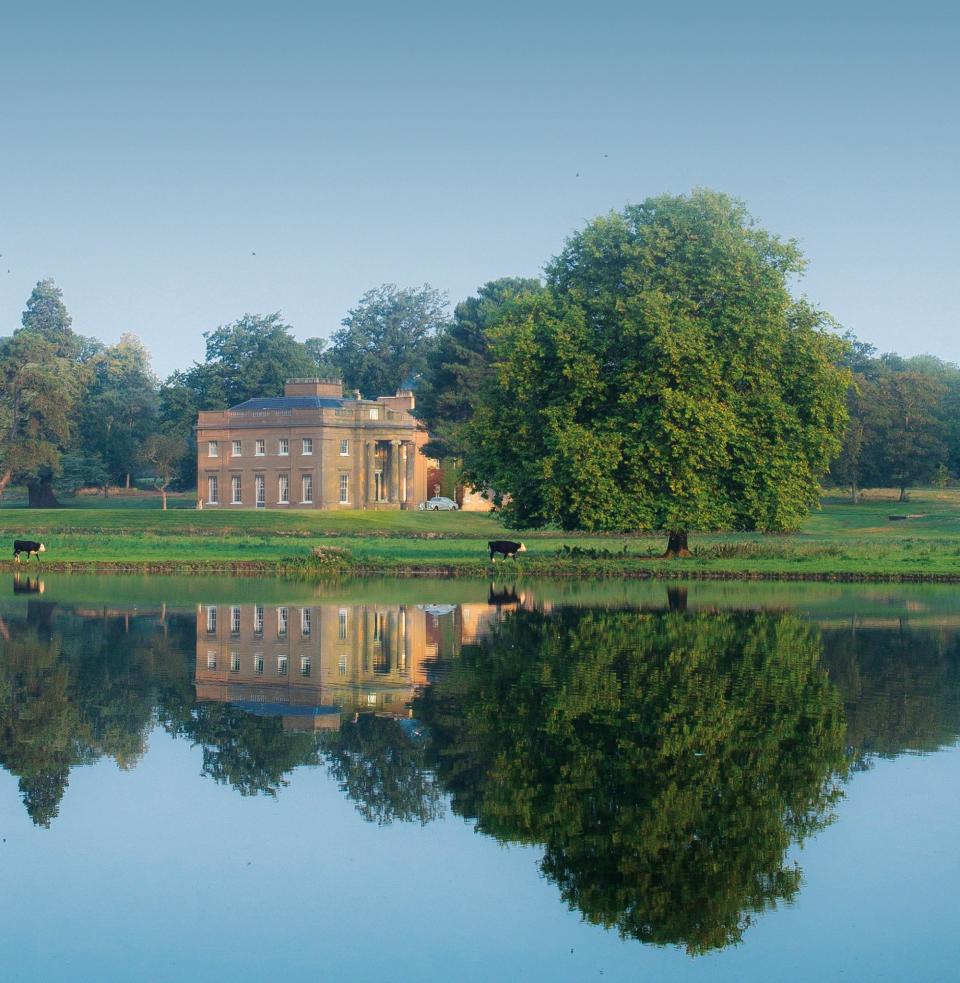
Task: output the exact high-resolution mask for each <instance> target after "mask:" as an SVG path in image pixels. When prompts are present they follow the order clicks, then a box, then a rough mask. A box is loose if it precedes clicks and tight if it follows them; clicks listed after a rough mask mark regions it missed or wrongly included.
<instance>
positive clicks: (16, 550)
mask: <svg viewBox="0 0 960 983" xmlns="http://www.w3.org/2000/svg"><path fill="white" fill-rule="evenodd" d="M46 552H47V548H46V546H44V545H43V543H36V542H34V541H33V540H32V539H15V540H14V541H13V558H14V560H16V561H17V563H19V562H20V554H21V553H26V554H27V559H28V560H29V559H30V557H31V556H35V557H36V558H37V563H39V562H40V554H41V553H46Z"/></svg>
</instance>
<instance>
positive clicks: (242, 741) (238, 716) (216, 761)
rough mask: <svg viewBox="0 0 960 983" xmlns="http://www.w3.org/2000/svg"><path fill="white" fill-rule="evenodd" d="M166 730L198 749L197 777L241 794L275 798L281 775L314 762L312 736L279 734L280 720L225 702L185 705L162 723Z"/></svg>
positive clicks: (281, 731)
mask: <svg viewBox="0 0 960 983" xmlns="http://www.w3.org/2000/svg"><path fill="white" fill-rule="evenodd" d="M164 726H165V727H166V729H167V730H168V731H169V732H170V733H171V734H173V735H174V736H176V737H185V738H187V739H188V740H190V741H192V742H193V743H194V744H197V745H199V746H200V747H201V748H202V751H203V769H202V774H203V775H205V776H207V777H208V778H212V779H213V780H214V781H215V782H219V783H221V784H223V785H229V786H230V787H231V788H234V789H236V790H237V791H238V792H239V793H240V794H241V795H258V794H263V795H276V794H277V792H278V791H279V790H280V789H281V788H282V787H283V786H285V785H287V784H288V781H287V778H286V775H287V772H290V771H292V770H293V769H294V768H296V767H298V766H300V765H315V764H317V763H318V756H317V742H316V738H315V737H314V736H313V735H312V734H290V733H287V732H286V731H284V729H283V721H282V720H281V719H280V718H279V717H261V716H257V715H256V714H252V713H248V712H247V711H246V710H242V709H240V708H239V707H235V706H231V705H230V704H229V703H193V702H192V701H191V702H190V703H184V704H183V705H182V706H181V707H180V708H179V710H178V712H176V713H173V714H169V713H168V716H167V717H166V718H165V720H164Z"/></svg>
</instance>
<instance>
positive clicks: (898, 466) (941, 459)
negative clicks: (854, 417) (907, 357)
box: [863, 364, 949, 501]
mask: <svg viewBox="0 0 960 983" xmlns="http://www.w3.org/2000/svg"><path fill="white" fill-rule="evenodd" d="M865 395H866V398H865V402H864V410H863V418H864V438H863V441H864V445H865V446H864V456H865V458H866V467H867V468H868V469H869V472H868V473H869V474H870V476H871V477H872V479H873V482H872V483H873V484H883V485H893V486H894V487H896V488H899V490H900V501H905V500H906V497H907V489H909V488H910V487H911V486H912V485H915V484H918V483H920V482H923V481H929V480H930V479H931V478H932V477H933V475H934V473H935V471H936V469H937V466H938V465H940V464H946V461H947V459H948V457H949V450H948V447H947V443H946V437H947V433H948V428H947V423H946V420H945V419H944V413H943V411H944V399H945V397H946V395H947V387H946V386H945V385H944V384H943V383H942V382H941V381H940V380H939V379H938V378H937V377H936V376H935V375H931V374H930V373H928V372H923V371H916V370H915V369H912V368H904V369H901V368H895V367H892V366H891V365H889V364H887V365H884V366H883V367H882V369H881V371H880V372H879V373H878V376H877V378H876V380H875V381H873V382H872V383H870V384H869V388H868V389H867V390H866V394H865Z"/></svg>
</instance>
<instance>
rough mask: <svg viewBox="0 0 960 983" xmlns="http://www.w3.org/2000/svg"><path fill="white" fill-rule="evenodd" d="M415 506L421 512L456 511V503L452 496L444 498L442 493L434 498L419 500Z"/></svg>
mask: <svg viewBox="0 0 960 983" xmlns="http://www.w3.org/2000/svg"><path fill="white" fill-rule="evenodd" d="M417 508H419V509H420V511H421V512H424V511H426V512H456V511H457V503H456V502H455V501H454V500H453V499H452V498H444V497H443V495H437V496H435V497H434V498H430V499H428V500H427V501H426V502H421V503H420V504H419V505H418V506H417Z"/></svg>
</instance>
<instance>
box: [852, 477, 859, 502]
mask: <svg viewBox="0 0 960 983" xmlns="http://www.w3.org/2000/svg"><path fill="white" fill-rule="evenodd" d="M850 500H851V501H852V502H853V504H854V505H859V504H860V489H859V488H858V487H857V483H856V482H853V484H852V485H850Z"/></svg>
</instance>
